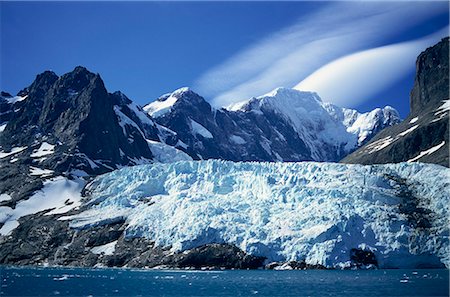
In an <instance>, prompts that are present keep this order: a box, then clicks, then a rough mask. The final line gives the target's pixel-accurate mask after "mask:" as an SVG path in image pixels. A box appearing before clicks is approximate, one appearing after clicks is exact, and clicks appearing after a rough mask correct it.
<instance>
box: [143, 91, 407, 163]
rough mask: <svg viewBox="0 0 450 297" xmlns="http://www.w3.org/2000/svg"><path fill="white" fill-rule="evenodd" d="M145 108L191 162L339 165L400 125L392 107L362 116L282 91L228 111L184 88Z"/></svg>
mask: <svg viewBox="0 0 450 297" xmlns="http://www.w3.org/2000/svg"><path fill="white" fill-rule="evenodd" d="M144 110H145V111H147V112H148V114H149V115H150V116H152V117H153V118H154V119H155V121H156V122H158V123H159V124H161V125H162V126H165V127H167V128H169V129H170V130H172V131H174V132H176V135H177V136H176V137H175V138H174V139H170V142H169V144H171V145H175V146H177V147H178V148H179V149H181V150H184V151H185V152H187V153H188V154H189V155H190V156H192V157H193V158H194V159H209V158H218V159H225V160H233V161H247V160H252V161H255V160H256V161H305V160H315V161H337V160H340V159H341V158H342V157H343V156H345V155H346V154H348V153H349V152H351V151H353V150H355V149H356V148H357V147H359V146H361V145H362V144H364V143H365V142H366V141H368V140H369V139H370V138H371V137H373V136H374V135H375V134H376V133H377V132H378V131H380V130H381V129H383V128H385V127H387V126H391V125H395V124H397V123H399V122H400V118H399V115H398V113H397V111H396V110H395V109H393V108H391V107H385V108H384V109H376V110H374V111H371V112H368V113H365V114H360V113H358V112H357V111H356V110H350V109H344V108H340V107H337V106H335V105H332V104H329V103H324V102H322V100H321V99H320V97H319V96H318V95H317V94H315V93H312V92H302V91H297V90H294V89H286V88H277V89H275V90H274V91H273V92H271V93H269V94H267V95H264V96H260V97H256V98H252V99H250V100H248V101H245V102H241V103H239V104H235V105H232V106H230V107H227V108H226V109H223V108H222V109H213V108H212V107H211V106H210V105H209V104H208V103H207V102H206V100H205V99H204V98H203V97H201V96H200V95H198V94H196V93H195V92H193V91H192V90H190V89H188V88H182V89H179V90H176V91H175V92H173V93H171V94H167V95H164V96H162V97H160V98H159V99H157V100H156V101H154V102H152V103H150V104H148V105H146V106H145V107H144Z"/></svg>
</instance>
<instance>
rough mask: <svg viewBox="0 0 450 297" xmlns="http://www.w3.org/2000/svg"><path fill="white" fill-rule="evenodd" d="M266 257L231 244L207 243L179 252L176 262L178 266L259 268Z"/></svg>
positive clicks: (175, 258) (196, 267)
mask: <svg viewBox="0 0 450 297" xmlns="http://www.w3.org/2000/svg"><path fill="white" fill-rule="evenodd" d="M264 260H265V258H263V257H256V256H252V255H247V254H245V253H244V252H243V251H241V250H240V249H238V248H237V247H235V246H233V245H229V244H207V245H204V246H201V247H197V248H194V249H192V250H189V251H187V252H186V253H180V254H177V255H176V256H175V257H174V262H175V263H176V265H177V266H178V267H180V268H181V267H193V268H195V269H201V268H203V267H210V268H216V269H217V268H225V269H231V268H238V269H257V268H259V267H262V266H263V262H264Z"/></svg>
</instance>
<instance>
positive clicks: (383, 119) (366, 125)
mask: <svg viewBox="0 0 450 297" xmlns="http://www.w3.org/2000/svg"><path fill="white" fill-rule="evenodd" d="M397 122H400V115H399V114H398V112H397V110H395V109H394V108H392V107H390V106H386V107H384V108H383V109H381V108H375V109H374V110H372V111H370V112H366V113H358V112H357V111H356V110H349V109H345V108H344V120H343V124H344V125H345V126H346V127H347V132H350V133H352V134H355V135H357V136H358V145H362V144H363V142H364V141H365V140H366V139H367V137H368V136H370V135H371V134H372V132H373V131H374V130H375V129H376V127H377V125H380V124H384V125H386V124H389V123H397Z"/></svg>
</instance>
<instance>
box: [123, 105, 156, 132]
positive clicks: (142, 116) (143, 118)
mask: <svg viewBox="0 0 450 297" xmlns="http://www.w3.org/2000/svg"><path fill="white" fill-rule="evenodd" d="M128 108H130V109H131V110H132V111H133V112H134V114H135V115H136V116H137V117H138V118H139V120H140V121H141V122H142V123H143V124H145V125H149V126H153V125H154V123H153V121H152V120H151V119H150V118H149V117H148V116H147V114H146V113H145V112H144V111H142V109H141V107H139V106H138V105H136V103H134V102H132V103H130V104H128Z"/></svg>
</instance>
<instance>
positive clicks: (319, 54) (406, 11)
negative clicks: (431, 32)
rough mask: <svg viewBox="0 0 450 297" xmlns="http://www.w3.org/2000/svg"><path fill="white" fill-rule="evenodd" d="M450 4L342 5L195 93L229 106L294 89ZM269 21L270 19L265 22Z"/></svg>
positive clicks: (212, 77) (252, 53) (248, 55)
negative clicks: (316, 73) (277, 90)
mask: <svg viewBox="0 0 450 297" xmlns="http://www.w3.org/2000/svg"><path fill="white" fill-rule="evenodd" d="M447 9H448V5H447V3H432V4H429V3H378V2H369V3H367V2H336V3H328V4H324V7H323V8H322V9H320V10H319V11H316V12H315V13H313V14H310V15H308V16H306V17H303V18H301V19H299V20H298V22H297V23H296V24H294V25H292V26H290V27H288V28H285V29H284V30H281V31H280V32H277V33H275V34H273V35H271V36H269V37H267V38H265V39H264V40H261V41H259V42H258V43H257V44H255V45H253V46H251V47H249V48H247V49H245V50H243V51H242V52H240V53H238V54H236V55H235V56H233V57H231V58H230V59H229V60H227V61H225V62H224V63H223V64H221V65H218V66H216V67H214V68H213V69H210V70H209V71H207V72H206V73H204V74H203V75H202V76H201V77H200V78H199V79H198V80H197V81H196V83H195V84H194V89H195V90H196V91H198V92H199V93H200V94H202V95H204V96H205V97H206V98H213V99H212V101H211V103H212V104H213V105H215V106H226V105H229V104H231V103H233V102H238V101H242V100H245V99H248V98H250V97H252V96H258V95H262V94H264V93H267V92H269V91H271V90H272V89H274V88H276V87H280V86H285V87H292V86H294V85H295V84H297V83H298V82H299V81H302V80H303V79H305V78H306V77H307V76H308V75H310V74H311V73H312V72H314V71H315V70H317V69H319V68H320V67H321V66H323V65H325V64H327V63H330V62H331V61H333V60H335V59H337V58H339V57H342V56H344V55H347V54H349V53H353V52H356V51H361V50H365V49H368V48H371V47H374V46H380V45H382V44H383V43H384V42H386V39H387V38H389V37H390V36H392V35H395V34H398V33H399V32H401V31H402V30H405V29H407V28H410V27H413V26H414V25H415V24H417V23H420V22H422V21H424V20H427V19H429V18H431V17H433V16H434V15H436V14H439V13H442V12H443V11H444V12H445V11H446V10H447ZM262 21H264V20H262Z"/></svg>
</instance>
